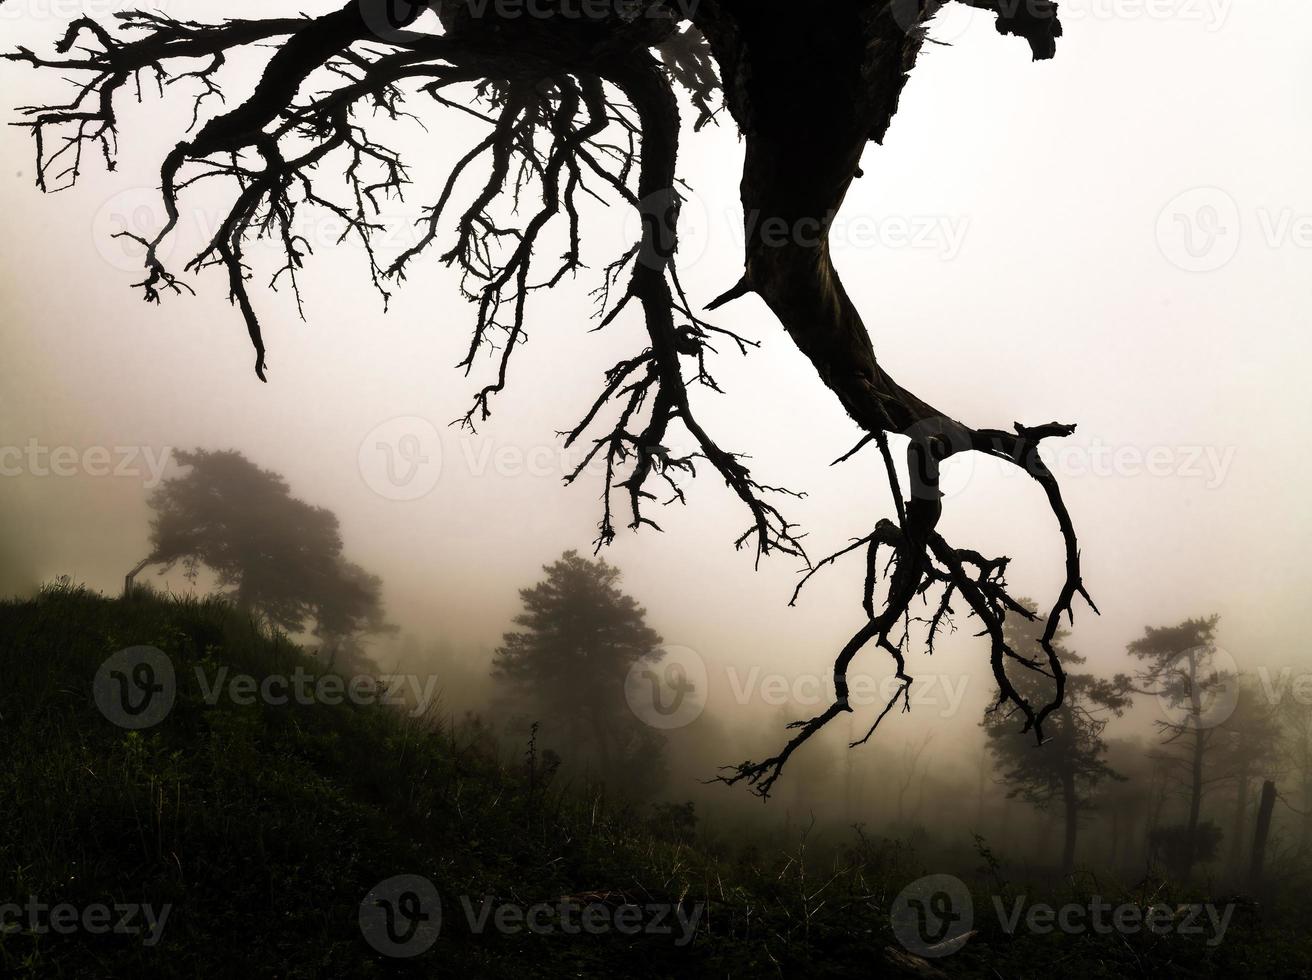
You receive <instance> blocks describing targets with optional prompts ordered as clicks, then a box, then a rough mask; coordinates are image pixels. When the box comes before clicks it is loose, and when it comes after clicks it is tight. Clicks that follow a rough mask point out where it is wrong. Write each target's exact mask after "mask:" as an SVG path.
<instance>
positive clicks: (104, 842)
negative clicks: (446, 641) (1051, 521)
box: [0, 589, 1312, 978]
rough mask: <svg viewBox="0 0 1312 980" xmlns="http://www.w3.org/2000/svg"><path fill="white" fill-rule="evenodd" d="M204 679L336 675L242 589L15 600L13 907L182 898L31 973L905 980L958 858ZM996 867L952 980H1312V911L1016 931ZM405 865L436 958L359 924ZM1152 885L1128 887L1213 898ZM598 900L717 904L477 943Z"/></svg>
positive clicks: (23, 959) (3, 836)
mask: <svg viewBox="0 0 1312 980" xmlns="http://www.w3.org/2000/svg"><path fill="white" fill-rule="evenodd" d="M143 644H145V645H152V646H155V647H158V648H159V649H161V650H163V651H164V652H165V653H166V654H168V656H169V657H170V658H171V660H172V662H173V664H174V665H175V668H176V671H177V681H178V690H177V700H176V703H175V705H174V707H173V709H172V711H171V712H170V713H169V715H168V717H167V718H166V719H165V720H164V721H163V722H161V723H160V724H159V725H157V726H155V727H152V728H150V729H146V730H144V731H140V732H133V731H128V730H125V729H123V728H121V727H118V726H116V725H115V724H112V723H111V722H110V721H109V720H107V719H106V718H105V717H104V716H103V715H102V714H101V712H100V710H99V709H98V708H97V705H96V702H95V700H94V698H93V693H92V689H93V678H94V677H95V674H96V671H97V669H98V668H99V666H100V665H101V663H102V662H103V661H104V659H105V658H106V657H107V656H108V655H109V654H111V653H113V652H114V651H116V650H119V649H121V648H124V647H128V646H134V645H143ZM198 666H199V667H202V668H204V669H205V671H206V673H207V676H210V677H212V676H213V675H214V674H215V673H216V672H217V671H218V670H219V669H220V668H221V667H223V666H227V667H229V668H230V670H231V671H233V672H238V671H239V672H245V673H249V674H252V675H254V676H256V677H264V676H267V675H269V674H283V675H288V674H291V673H292V672H293V671H294V670H296V668H297V667H298V666H300V667H302V668H305V669H307V670H315V669H316V668H315V665H314V663H313V661H312V660H311V659H310V658H309V657H308V656H307V655H306V654H305V653H304V652H303V651H302V650H301V649H300V648H299V647H297V646H296V645H295V644H293V643H291V642H290V641H288V640H287V639H286V638H285V637H281V636H276V635H270V634H268V633H266V632H264V631H262V630H260V629H258V628H257V627H255V626H254V625H253V624H252V623H251V622H250V621H249V620H248V619H246V618H244V617H242V616H240V615H239V614H237V613H236V612H235V611H234V610H232V609H231V608H230V607H229V606H228V605H226V604H224V603H222V602H218V601H197V600H181V599H171V598H162V597H158V596H153V595H149V594H141V595H138V596H135V597H133V598H132V599H131V600H109V599H105V598H102V597H100V596H96V595H93V594H90V593H87V592H84V591H78V590H69V589H51V590H47V591H45V592H43V593H42V594H41V595H40V596H38V597H37V598H36V599H34V600H31V601H26V602H11V603H5V604H2V605H0V682H2V683H0V730H2V731H3V733H4V736H5V745H6V748H7V750H8V751H7V755H8V758H7V759H6V764H5V765H4V766H3V767H0V814H3V820H0V903H3V902H6V901H18V902H19V903H23V902H25V901H26V900H27V897H28V896H36V897H37V899H38V900H40V901H42V902H45V903H47V904H56V903H60V902H67V903H71V904H73V905H74V906H77V907H85V906H86V905H88V904H91V903H104V904H115V903H124V902H132V903H146V904H149V905H151V906H152V907H154V908H157V909H158V908H161V907H163V906H164V905H166V904H167V905H168V906H169V907H170V909H171V911H170V914H169V918H168V920H167V922H166V924H165V927H164V929H163V932H162V939H161V940H160V942H159V943H158V944H157V945H154V946H148V945H146V944H145V943H144V942H143V941H142V938H141V937H140V936H127V935H115V934H110V935H92V934H90V933H87V932H85V931H81V930H79V931H77V932H75V933H73V934H71V935H53V934H46V935H38V934H32V933H30V932H27V931H15V932H11V933H9V934H8V935H0V971H2V972H4V973H5V974H6V975H18V976H40V977H48V976H54V977H79V978H81V977H97V976H118V977H138V976H179V977H191V976H207V977H208V976H245V977H259V976H279V977H320V976H334V977H355V976H361V977H368V976H433V975H441V976H472V977H502V976H507V977H508V976H514V977H516V978H532V977H562V976H582V977H593V976H598V977H600V976H620V977H674V976H679V977H690V976H703V975H704V976H714V977H725V976H733V977H757V976H764V977H773V976H787V977H793V976H807V977H870V976H882V975H898V974H899V973H900V972H901V970H902V968H901V967H899V966H898V965H897V964H895V963H893V962H892V961H891V960H890V958H889V956H888V955H887V954H886V953H885V952H884V949H885V947H888V946H896V945H897V942H896V939H895V938H894V936H893V934H892V932H891V929H890V926H889V916H888V912H889V907H890V904H891V903H892V901H893V898H894V896H896V894H897V893H898V891H899V890H900V889H901V888H902V887H903V886H904V885H905V884H906V883H907V882H909V881H911V880H912V879H914V878H916V877H918V876H919V875H921V874H924V873H927V872H930V871H939V870H942V867H941V866H940V867H927V866H926V864H925V861H924V860H923V859H922V858H920V857H918V856H917V854H916V853H915V852H913V851H912V850H911V849H910V848H908V847H907V846H905V845H902V844H899V843H897V842H895V841H888V840H882V839H874V838H869V837H867V836H865V835H863V834H851V835H847V836H846V837H845V838H844V839H842V840H834V839H827V838H824V837H823V836H822V835H818V836H816V837H815V838H814V839H811V840H809V841H807V842H805V843H800V842H799V840H798V838H797V835H793V837H792V839H791V840H783V839H765V838H761V837H757V838H756V839H754V840H751V841H742V840H738V839H736V836H737V835H736V834H735V831H734V828H732V827H723V828H718V830H717V829H708V828H706V827H697V828H696V829H693V828H692V827H691V826H690V822H689V821H688V819H687V814H686V812H685V811H681V810H679V809H677V808H671V807H665V808H660V809H657V810H653V809H652V808H643V809H641V810H638V809H632V808H629V807H626V806H624V805H621V804H619V803H616V802H614V801H611V800H608V799H607V798H606V796H605V793H604V791H603V790H602V788H600V787H596V786H567V785H563V784H561V783H560V782H559V781H553V780H551V779H550V768H551V767H550V765H549V763H548V761H547V760H543V759H540V758H537V757H536V756H532V757H528V756H527V755H526V754H525V753H520V752H516V753H511V754H509V755H508V754H507V753H505V752H502V751H500V750H499V749H498V748H497V746H496V744H495V741H494V739H492V738H491V736H490V734H489V733H488V731H487V730H486V729H485V728H484V727H482V726H481V725H479V724H478V723H477V722H476V721H474V720H467V721H466V722H464V723H461V724H455V725H453V724H450V723H449V722H448V723H446V724H441V723H437V722H435V721H433V720H432V716H430V717H424V718H413V717H410V716H409V715H408V714H407V713H403V712H400V711H397V710H395V709H391V708H386V707H382V706H359V705H352V704H349V703H348V704H342V705H337V706H327V705H323V704H297V703H291V704H286V705H268V704H263V703H257V704H251V705H238V704H234V703H232V702H231V701H230V700H228V699H226V698H225V699H221V700H220V701H219V702H218V703H217V704H214V705H210V704H207V703H206V702H205V700H204V699H203V697H202V689H201V686H200V684H199V682H198V681H197V679H196V678H195V674H194V669H195V668H196V667H198ZM726 792H728V791H726ZM983 857H984V856H983V855H976V854H974V853H969V852H968V853H966V854H964V855H961V856H960V861H961V866H962V867H963V868H965V871H964V872H963V871H960V870H959V871H958V874H962V875H963V877H967V878H968V880H969V881H970V884H971V886H972V888H973V889H974V890H975V892H976V896H975V906H976V909H977V928H979V929H980V932H979V934H978V935H977V936H976V937H975V938H974V939H972V941H971V942H970V943H969V944H967V946H966V947H965V948H964V949H963V950H961V951H960V952H958V953H956V954H954V955H953V956H950V957H947V958H945V959H942V960H939V961H937V962H936V966H937V967H939V968H941V969H942V970H943V971H945V972H946V973H947V974H948V975H951V976H980V977H993V976H1000V977H1006V978H1011V977H1025V976H1050V975H1052V974H1053V973H1061V974H1065V975H1067V976H1097V977H1124V976H1152V977H1169V976H1195V975H1216V976H1307V975H1308V973H1307V970H1308V963H1309V962H1312V944H1310V943H1309V939H1308V934H1307V928H1306V923H1305V922H1304V920H1303V917H1301V910H1302V908H1303V904H1302V903H1303V899H1301V897H1298V896H1296V895H1291V896H1286V897H1284V898H1281V897H1278V896H1277V897H1276V898H1273V899H1272V900H1271V902H1270V903H1269V905H1268V906H1264V907H1263V908H1262V909H1258V908H1255V907H1252V906H1247V905H1246V906H1245V907H1243V908H1242V909H1240V911H1238V912H1236V913H1235V918H1234V920H1233V921H1232V923H1231V926H1230V932H1229V934H1228V935H1227V937H1226V940H1225V941H1224V942H1223V943H1221V944H1219V945H1217V946H1215V947H1208V946H1206V945H1205V943H1204V942H1203V941H1202V939H1195V938H1186V937H1179V936H1154V935H1151V934H1144V935H1138V936H1124V937H1123V936H1120V935H1111V936H1107V935H1099V934H1088V935H1084V936H1080V937H1071V936H1061V935H1049V936H1034V935H1028V934H1026V935H1023V936H1019V937H1016V938H1011V937H1008V936H1007V935H1005V934H1004V933H1003V932H1002V931H1001V930H1000V929H999V928H997V926H996V922H995V921H994V920H993V916H992V912H991V908H992V904H991V898H990V895H991V894H992V893H1002V894H1004V895H1006V896H1012V895H1014V894H1019V893H1021V892H1024V891H1025V889H1023V888H1022V887H1021V886H1019V885H1015V884H1012V883H1006V882H1003V881H1001V879H1000V877H999V876H1000V875H1001V871H1000V869H994V870H993V871H992V872H990V871H989V869H988V865H987V861H986V860H983V859H982V858H983ZM937 863H938V864H939V865H941V864H942V860H941V859H940V860H939V861H938V862H937ZM981 864H983V865H985V867H984V868H983V869H980V865H981ZM977 869H980V870H981V873H979V874H975V873H974V872H975V871H976V870H977ZM398 874H417V875H422V876H424V877H426V878H428V879H429V880H431V881H432V882H433V883H434V885H435V886H436V888H437V891H438V893H439V895H440V896H441V899H442V904H443V928H442V932H441V935H440V937H439V938H438V940H437V941H436V943H435V944H434V945H433V946H432V948H431V949H430V950H429V951H428V952H426V953H424V954H423V955H420V956H418V957H415V958H414V959H411V960H402V959H394V958H389V957H386V956H384V955H382V954H380V953H378V952H377V951H375V950H374V949H373V948H372V947H371V946H370V945H368V944H367V943H366V942H365V940H364V938H363V937H362V934H361V931H360V928H359V924H358V909H359V905H360V902H361V900H362V898H363V897H364V896H365V894H366V892H367V891H368V890H369V889H370V888H371V887H372V886H374V885H375V884H376V883H378V882H379V881H381V880H383V879H386V878H389V877H391V876H393V875H398ZM1304 880H1306V879H1304ZM1068 887H1069V894H1064V895H1061V896H1056V897H1054V896H1052V895H1048V896H1045V900H1048V901H1058V900H1061V901H1064V900H1069V899H1077V900H1084V899H1085V898H1087V895H1088V894H1090V893H1092V892H1093V891H1095V890H1096V891H1099V892H1101V893H1102V894H1105V895H1109V896H1117V895H1119V894H1121V893H1120V892H1118V890H1117V887H1116V886H1113V885H1111V884H1110V883H1107V882H1098V883H1094V882H1092V881H1088V880H1083V879H1081V880H1079V881H1077V882H1076V883H1074V884H1071V885H1069V886H1068ZM1145 887H1146V886H1145ZM1152 888H1153V889H1155V890H1154V891H1152V894H1151V896H1149V895H1147V894H1146V893H1145V892H1144V891H1143V889H1142V888H1141V889H1140V890H1139V891H1133V890H1131V891H1128V892H1125V894H1127V895H1129V896H1130V897H1133V898H1138V899H1145V900H1146V899H1147V898H1149V897H1151V898H1153V899H1154V900H1159V901H1161V900H1168V901H1171V902H1175V901H1181V900H1186V899H1189V898H1201V896H1196V895H1191V894H1189V893H1187V892H1186V891H1184V890H1182V889H1178V888H1172V887H1169V886H1165V885H1160V884H1154V885H1153V886H1152ZM585 893H597V894H598V895H599V896H600V895H601V893H605V894H604V897H598V899H597V900H598V901H601V902H603V903H606V904H608V906H609V907H614V906H615V905H617V904H619V903H621V902H622V901H625V900H627V901H631V902H635V903H638V904H643V905H646V904H648V903H682V906H681V907H682V908H684V909H685V910H686V911H689V912H690V911H691V909H692V907H693V906H694V905H695V904H697V903H701V904H702V905H703V906H704V912H703V914H702V917H701V920H700V923H699V928H698V929H697V931H696V934H695V937H694V938H693V939H692V941H691V942H689V943H688V944H687V945H684V946H677V945H675V943H674V941H673V938H672V937H670V936H659V935H637V936H627V935H620V934H617V933H614V932H610V933H607V934H603V935H588V934H583V935H575V936H567V935H562V934H559V933H556V934H553V935H534V934H530V933H526V932H520V933H518V934H503V933H499V932H497V931H495V930H493V929H488V930H487V931H485V932H483V933H481V934H478V935H475V934H472V933H471V931H470V929H469V928H468V926H467V925H466V923H465V919H464V915H463V913H462V911H461V905H460V901H459V896H462V895H463V896H471V897H472V898H473V901H474V903H475V904H478V903H479V902H481V900H482V897H483V896H487V895H492V896H495V897H496V898H497V899H498V901H502V902H509V903H514V904H516V905H519V906H523V907H526V906H530V905H533V904H534V903H537V902H543V901H546V902H554V901H556V900H557V899H559V898H560V896H565V895H569V896H579V895H583V894H585ZM1298 922H1303V926H1302V928H1301V929H1300V930H1297V931H1296V930H1295V929H1294V927H1293V926H1292V925H1291V923H1298ZM907 975H915V974H914V973H909V974H907Z"/></svg>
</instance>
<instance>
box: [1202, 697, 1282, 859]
mask: <svg viewBox="0 0 1312 980" xmlns="http://www.w3.org/2000/svg"><path fill="white" fill-rule="evenodd" d="M1235 693H1236V697H1237V700H1236V702H1235V710H1234V713H1233V714H1231V715H1230V717H1229V718H1227V719H1226V720H1225V722H1223V723H1222V725H1221V733H1220V737H1219V740H1218V741H1219V744H1218V745H1217V759H1216V762H1217V765H1216V774H1215V775H1214V776H1213V777H1212V778H1210V779H1209V780H1208V781H1209V782H1218V781H1224V782H1227V783H1229V784H1230V785H1231V786H1232V787H1233V789H1234V794H1235V799H1234V807H1235V808H1234V816H1233V818H1232V821H1231V825H1230V835H1229V836H1230V846H1229V857H1228V860H1229V862H1230V867H1231V869H1232V870H1233V871H1236V872H1241V871H1242V870H1243V869H1244V867H1245V859H1246V850H1245V847H1246V845H1247V844H1248V843H1250V842H1249V840H1248V838H1249V834H1250V832H1249V827H1248V812H1249V810H1250V809H1252V808H1253V806H1254V805H1255V804H1256V802H1257V801H1256V798H1255V797H1254V796H1253V795H1252V793H1251V790H1252V787H1253V783H1254V781H1255V780H1259V779H1261V778H1264V777H1269V776H1271V775H1273V774H1274V773H1275V771H1276V770H1277V769H1278V768H1279V766H1280V763H1281V759H1280V750H1281V738H1280V736H1281V730H1280V718H1279V716H1278V715H1277V713H1276V711H1275V710H1274V706H1273V705H1272V704H1271V702H1270V701H1269V700H1268V699H1267V698H1266V697H1265V696H1264V695H1263V694H1262V690H1261V688H1260V687H1259V686H1258V684H1257V683H1256V682H1255V681H1254V679H1253V678H1252V677H1251V676H1250V677H1244V678H1240V679H1239V683H1238V686H1237V689H1236V692H1235Z"/></svg>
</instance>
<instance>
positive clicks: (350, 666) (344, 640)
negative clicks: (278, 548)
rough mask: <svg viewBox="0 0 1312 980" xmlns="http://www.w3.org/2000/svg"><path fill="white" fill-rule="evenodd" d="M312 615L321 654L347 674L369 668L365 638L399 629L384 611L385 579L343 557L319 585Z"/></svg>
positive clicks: (364, 670)
mask: <svg viewBox="0 0 1312 980" xmlns="http://www.w3.org/2000/svg"><path fill="white" fill-rule="evenodd" d="M312 615H313V617H314V635H315V636H316V637H318V639H319V641H320V643H322V645H323V648H322V650H321V651H320V652H321V655H322V656H323V658H324V659H325V660H326V661H327V662H328V663H329V664H330V665H332V666H333V667H335V668H337V669H338V670H340V671H342V672H344V673H362V672H366V671H368V670H369V669H370V667H371V662H370V659H369V656H368V654H367V653H366V652H365V649H364V645H363V643H362V640H363V639H364V638H365V637H367V636H376V635H378V634H381V633H391V632H395V630H396V626H395V625H394V624H392V623H389V622H388V621H387V619H386V617H385V614H384V611H383V580H382V579H381V578H379V577H378V576H377V575H375V574H373V573H372V572H369V571H366V570H365V569H363V568H361V567H360V566H359V565H357V564H355V562H352V561H347V560H346V559H344V558H338V560H337V564H336V567H335V569H334V570H333V573H332V574H331V575H329V576H328V577H327V578H326V579H325V580H323V581H322V583H321V584H320V588H319V591H318V595H316V596H315V598H314V604H313V613H312Z"/></svg>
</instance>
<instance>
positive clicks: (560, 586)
mask: <svg viewBox="0 0 1312 980" xmlns="http://www.w3.org/2000/svg"><path fill="white" fill-rule="evenodd" d="M543 570H544V571H545V572H546V578H545V579H543V580H542V581H541V582H539V583H538V584H537V585H535V586H533V587H532V588H528V589H521V590H520V592H519V595H520V598H521V599H522V600H523V603H524V611H523V612H521V613H520V614H519V615H518V616H516V617H515V625H516V626H518V627H520V628H519V629H518V630H516V631H514V632H509V633H506V634H505V636H504V637H503V638H502V643H501V646H500V647H498V648H497V650H496V652H495V653H494V654H493V660H492V675H493V677H494V678H495V679H497V680H499V681H501V682H503V683H504V684H505V685H506V686H507V687H508V688H509V689H510V691H511V693H512V695H513V696H514V697H515V698H516V699H517V700H518V701H519V702H520V704H522V705H523V707H524V708H525V709H526V710H527V711H529V712H531V713H532V715H533V717H534V719H535V720H539V721H542V722H544V723H545V726H544V727H545V728H546V729H547V733H548V734H550V732H556V733H560V734H562V735H563V736H564V737H565V739H566V744H567V746H568V751H569V753H570V754H571V755H574V756H577V755H578V754H579V750H580V749H582V750H583V754H585V755H588V756H591V759H592V761H595V762H596V764H597V765H598V767H599V769H600V772H601V774H602V777H603V778H604V779H605V780H606V782H607V783H608V784H609V785H611V786H622V787H626V788H635V787H637V786H639V785H641V784H642V783H643V782H646V783H648V784H650V783H651V782H652V779H651V774H652V769H653V767H654V768H655V769H656V770H657V771H658V772H663V758H662V754H663V753H662V750H663V746H664V738H663V737H662V736H661V735H660V733H659V732H657V731H656V730H655V729H652V728H650V727H648V726H646V725H645V724H643V723H642V721H640V720H639V719H638V718H637V716H635V715H634V714H633V712H632V711H631V710H630V709H629V707H628V703H627V701H626V700H625V696H624V682H625V678H626V677H627V676H628V673H629V669H630V668H631V667H632V666H633V665H634V664H636V663H638V662H640V661H644V660H647V661H651V662H652V663H655V662H656V661H657V660H659V658H660V656H661V651H660V649H659V644H660V642H661V637H660V635H659V634H658V633H657V632H656V631H655V630H653V629H652V628H651V627H649V626H648V625H647V622H646V611H645V610H644V609H643V608H642V607H641V606H639V605H638V604H637V602H636V601H634V599H633V598H632V597H630V596H628V595H625V594H624V593H623V592H621V591H620V589H619V586H618V582H619V579H620V572H619V569H617V568H615V567H614V566H613V565H609V564H607V563H606V562H605V561H601V560H592V559H589V558H585V557H583V556H581V555H579V554H578V552H576V551H567V552H565V553H564V554H563V555H561V557H560V558H559V559H558V560H557V561H555V562H553V563H552V564H550V565H546V566H544V568H543ZM588 749H591V752H589V751H588Z"/></svg>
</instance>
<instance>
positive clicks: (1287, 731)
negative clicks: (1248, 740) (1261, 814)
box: [1277, 695, 1312, 860]
mask: <svg viewBox="0 0 1312 980" xmlns="http://www.w3.org/2000/svg"><path fill="white" fill-rule="evenodd" d="M1277 713H1278V716H1279V718H1280V729H1281V731H1280V734H1281V738H1280V753H1281V756H1282V758H1283V760H1284V764H1285V771H1286V772H1287V773H1288V774H1289V779H1290V782H1291V783H1292V784H1293V786H1294V787H1295V791H1294V798H1295V799H1297V800H1298V807H1297V814H1296V815H1297V817H1298V835H1297V839H1296V844H1295V846H1296V848H1297V850H1298V855H1299V857H1301V858H1303V859H1304V860H1307V859H1309V858H1312V701H1309V700H1307V699H1306V698H1305V697H1293V696H1289V695H1286V696H1284V697H1282V698H1281V699H1280V703H1279V704H1278V705H1277Z"/></svg>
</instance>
